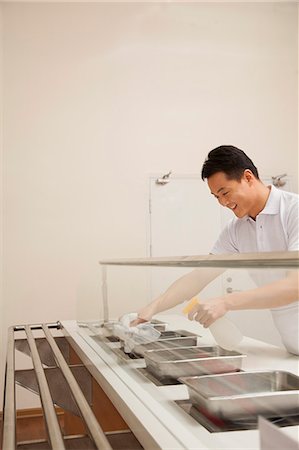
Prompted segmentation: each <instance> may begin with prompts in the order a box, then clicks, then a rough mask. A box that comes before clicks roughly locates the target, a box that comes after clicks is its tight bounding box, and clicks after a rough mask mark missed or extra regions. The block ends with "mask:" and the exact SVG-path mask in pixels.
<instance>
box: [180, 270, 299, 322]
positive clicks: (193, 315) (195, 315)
mask: <svg viewBox="0 0 299 450" xmlns="http://www.w3.org/2000/svg"><path fill="white" fill-rule="evenodd" d="M298 298H299V277H298V272H295V273H294V272H292V273H290V274H289V275H288V276H287V277H286V278H283V279H281V280H278V281H275V282H273V283H270V284H267V285H265V286H261V287H259V288H256V289H250V290H248V291H244V292H233V293H232V294H228V295H225V296H222V297H217V298H212V299H209V300H206V301H203V302H201V303H199V304H197V305H196V306H195V307H193V308H192V310H191V311H190V312H189V314H188V317H189V319H193V320H197V321H198V322H200V323H201V324H202V325H203V326H204V327H205V328H206V327H209V326H210V325H211V324H212V323H213V322H215V320H217V319H219V318H220V317H222V316H223V315H224V314H225V313H227V312H228V311H234V310H242V309H269V308H277V307H280V306H285V305H288V304H290V303H293V302H295V301H296V300H298Z"/></svg>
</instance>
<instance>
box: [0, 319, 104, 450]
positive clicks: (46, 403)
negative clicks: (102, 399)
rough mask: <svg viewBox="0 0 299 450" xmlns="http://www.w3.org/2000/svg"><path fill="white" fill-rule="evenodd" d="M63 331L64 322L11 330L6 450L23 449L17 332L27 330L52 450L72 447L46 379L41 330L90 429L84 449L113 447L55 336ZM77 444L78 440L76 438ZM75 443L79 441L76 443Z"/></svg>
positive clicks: (3, 445) (4, 417)
mask: <svg viewBox="0 0 299 450" xmlns="http://www.w3.org/2000/svg"><path fill="white" fill-rule="evenodd" d="M60 328H61V326H60V323H59V322H57V323H54V324H53V323H51V324H33V325H16V326H12V327H10V328H9V331H8V344H7V361H6V373H5V390H4V405H3V433H2V450H14V449H17V448H19V446H18V443H17V440H16V393H15V384H16V381H17V380H16V378H17V377H16V375H17V376H18V375H19V374H18V372H22V371H18V370H15V350H16V349H17V345H16V342H17V341H18V339H15V332H18V331H25V334H26V338H27V342H28V346H29V350H30V355H31V359H32V364H33V368H34V374H35V377H36V381H37V386H38V391H39V395H40V399H41V405H42V409H43V415H44V418H45V425H46V430H47V434H48V446H49V448H50V449H52V450H64V449H65V448H66V447H67V448H71V447H70V445H69V438H68V439H67V440H68V444H67V445H66V440H65V439H64V437H63V435H62V431H61V429H60V426H59V423H58V419H57V415H56V412H55V407H54V401H53V395H52V392H51V390H50V387H49V383H48V379H47V377H46V373H45V371H46V370H47V369H45V368H44V367H43V365H44V362H43V361H42V359H41V355H40V353H39V351H38V348H37V344H36V341H37V339H36V338H35V336H34V335H33V333H32V330H41V331H43V333H44V335H45V339H46V340H47V343H48V344H49V346H50V348H51V351H52V352H53V355H54V359H55V360H56V363H57V367H58V368H59V369H60V370H61V373H62V375H63V377H64V378H65V380H66V381H67V384H68V386H69V389H70V391H71V394H72V396H73V399H74V401H75V403H76V405H77V408H78V411H79V414H80V416H81V417H82V419H83V421H84V422H85V424H86V428H87V430H88V434H89V435H88V436H86V438H85V439H86V440H87V446H85V447H84V448H86V449H87V448H89V449H91V448H93V449H94V448H97V449H105V450H112V447H111V445H110V443H109V441H108V439H107V437H106V435H105V433H104V432H103V430H102V429H101V427H100V425H99V423H98V422H97V419H96V418H95V416H94V413H93V411H92V409H91V407H90V406H89V404H88V402H87V400H86V398H85V396H84V394H83V393H82V391H81V389H80V386H79V384H78V382H77V380H76V378H75V377H74V375H73V373H72V371H71V369H70V367H69V366H68V364H67V362H66V360H65V358H64V356H63V354H62V353H61V350H60V349H59V347H58V345H57V343H56V341H55V339H54V337H53V336H52V334H51V332H50V329H56V330H59V329H60ZM74 441H75V438H74ZM74 444H75V442H74ZM28 445H29V446H30V445H31V447H30V448H31V449H33V448H35V447H36V446H35V444H34V443H33V442H32V443H31V444H30V443H28ZM28 448H29V447H28Z"/></svg>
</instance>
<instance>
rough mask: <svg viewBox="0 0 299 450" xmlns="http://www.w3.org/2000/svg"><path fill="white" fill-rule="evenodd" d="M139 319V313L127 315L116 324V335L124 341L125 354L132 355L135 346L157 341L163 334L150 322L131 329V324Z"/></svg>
mask: <svg viewBox="0 0 299 450" xmlns="http://www.w3.org/2000/svg"><path fill="white" fill-rule="evenodd" d="M137 317H138V314H137V313H129V314H125V315H124V316H122V317H121V318H120V319H119V322H117V323H116V324H114V334H115V336H118V337H119V339H121V340H122V341H124V351H125V353H130V352H131V351H132V350H133V348H134V347H135V345H138V344H146V343H148V342H153V341H156V340H158V339H159V337H160V336H161V333H160V332H159V331H158V330H156V329H155V328H154V326H153V325H152V324H151V323H149V322H145V323H141V324H139V325H137V326H136V327H130V323H131V322H132V321H133V320H135V319H137Z"/></svg>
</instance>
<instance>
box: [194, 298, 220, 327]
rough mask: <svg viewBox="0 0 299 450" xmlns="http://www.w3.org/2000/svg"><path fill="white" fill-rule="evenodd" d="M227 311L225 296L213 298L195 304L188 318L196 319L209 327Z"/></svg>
mask: <svg viewBox="0 0 299 450" xmlns="http://www.w3.org/2000/svg"><path fill="white" fill-rule="evenodd" d="M227 311H228V309H227V307H226V305H225V301H224V298H223V297H217V298H212V299H209V300H205V301H201V302H200V303H197V304H196V305H194V306H193V308H192V309H191V310H190V312H189V313H188V319H189V320H196V321H197V322H199V323H200V324H201V325H203V327H204V328H208V327H209V326H210V325H211V324H212V323H213V322H215V320H217V319H219V318H220V317H222V316H224V314H226V313H227Z"/></svg>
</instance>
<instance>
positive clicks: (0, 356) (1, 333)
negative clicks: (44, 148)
mask: <svg viewBox="0 0 299 450" xmlns="http://www.w3.org/2000/svg"><path fill="white" fill-rule="evenodd" d="M2 49H3V23H2V5H0V390H2V385H3V377H4V360H5V348H4V345H3V342H4V340H5V336H6V330H5V326H4V320H3V311H4V302H3V80H2V74H3V54H2ZM1 395H2V394H0V401H1V398H2V397H1ZM0 409H2V408H1V407H0Z"/></svg>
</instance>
